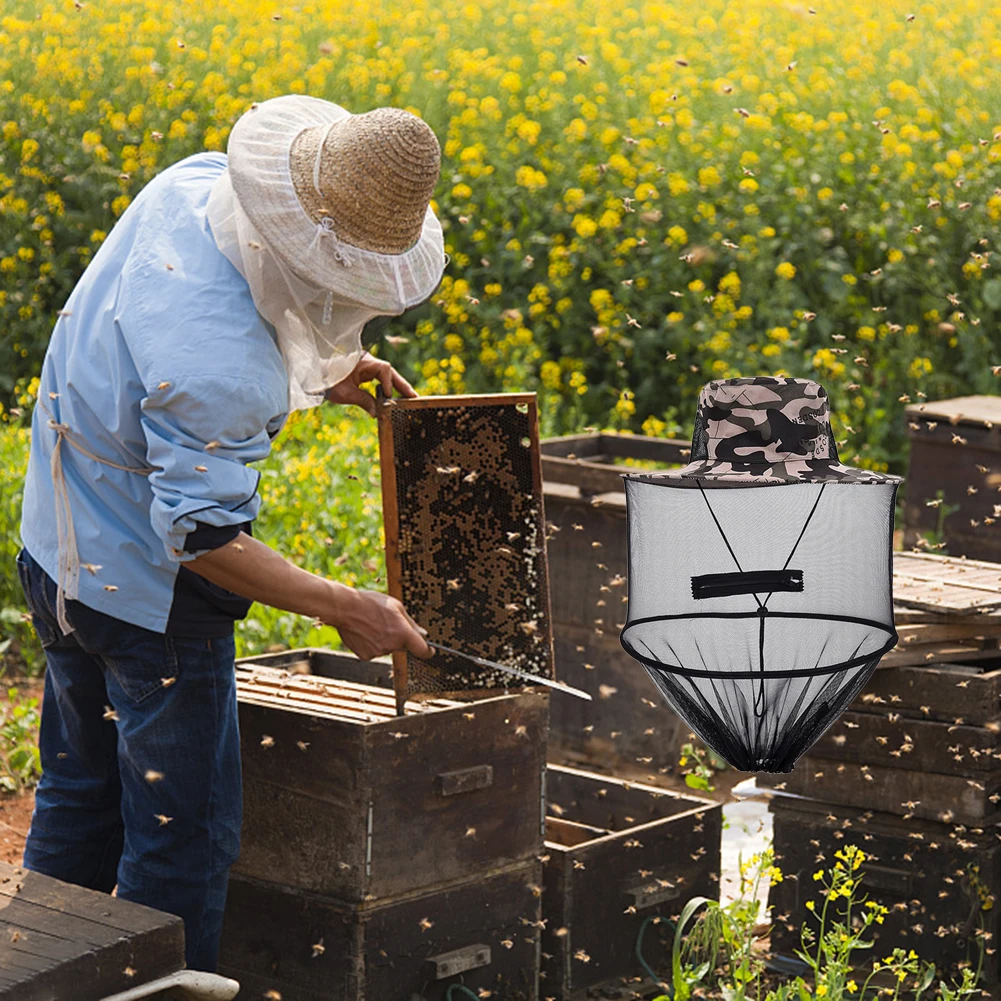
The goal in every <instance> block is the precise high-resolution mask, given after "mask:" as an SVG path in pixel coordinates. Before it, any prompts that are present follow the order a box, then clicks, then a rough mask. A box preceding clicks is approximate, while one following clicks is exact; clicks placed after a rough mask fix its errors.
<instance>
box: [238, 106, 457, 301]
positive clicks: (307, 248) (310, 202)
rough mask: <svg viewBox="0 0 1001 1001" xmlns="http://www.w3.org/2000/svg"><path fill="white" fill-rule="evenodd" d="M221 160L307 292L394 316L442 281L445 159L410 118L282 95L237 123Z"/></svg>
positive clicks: (420, 123) (256, 224) (275, 249)
mask: <svg viewBox="0 0 1001 1001" xmlns="http://www.w3.org/2000/svg"><path fill="white" fill-rule="evenodd" d="M227 161H228V168H229V174H230V178H231V180H232V185H233V192H234V194H235V196H236V198H237V200H238V201H239V203H240V205H241V207H242V209H243V211H245V212H246V214H247V216H248V217H249V219H250V221H251V222H252V223H253V225H254V227H255V228H256V229H257V230H258V232H259V233H260V235H261V236H262V237H263V239H264V241H265V242H266V244H267V246H268V247H269V248H270V249H271V250H272V251H273V252H274V253H275V254H276V255H278V256H279V257H280V258H281V259H282V260H283V262H284V263H285V264H286V265H287V266H288V267H289V268H290V269H291V270H292V271H293V272H294V273H295V274H296V275H297V276H298V277H300V278H301V279H302V280H303V281H305V282H307V283H308V284H310V285H313V286H316V287H317V288H320V289H332V290H334V291H335V292H337V293H339V294H344V295H349V296H352V297H354V298H356V299H357V300H358V301H360V302H363V303H366V304H368V305H371V306H373V307H375V308H376V309H379V310H380V311H382V312H386V313H398V312H401V311H402V310H403V309H406V308H409V307H410V306H412V305H414V304H415V303H418V302H420V301H422V300H423V299H425V298H426V297H427V296H428V295H429V294H430V292H431V290H432V289H433V288H434V286H435V285H436V284H437V283H438V281H439V280H440V278H441V273H442V270H443V268H444V260H445V257H444V248H443V238H442V233H441V226H440V224H439V222H438V220H437V218H436V217H435V214H434V212H433V210H432V209H431V206H430V201H431V195H432V193H433V191H434V187H435V184H436V183H437V181H438V176H439V172H440V169H441V148H440V146H439V144H438V140H437V138H436V136H435V134H434V132H433V131H432V129H431V128H430V126H428V125H427V123H426V122H424V121H422V120H421V119H420V118H418V117H417V116H416V115H413V114H411V113H410V112H408V111H404V110H402V109H400V108H376V109H375V110H373V111H368V112H366V113H364V114H359V115H354V114H351V113H350V112H348V111H347V110H346V109H344V108H342V107H341V106H340V105H337V104H334V103H333V102H331V101H324V100H321V99H319V98H315V97H309V96H307V95H302V94H288V95H284V96H282V97H276V98H272V99H270V100H268V101H262V102H261V103H259V104H255V105H254V106H252V108H251V109H250V110H248V111H247V112H246V113H244V114H243V115H242V116H241V117H240V119H239V120H238V121H237V122H236V124H235V125H234V126H233V130H232V132H231V133H230V137H229V142H228V144H227ZM320 238H322V239H320Z"/></svg>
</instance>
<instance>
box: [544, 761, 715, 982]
mask: <svg viewBox="0 0 1001 1001" xmlns="http://www.w3.org/2000/svg"><path fill="white" fill-rule="evenodd" d="M546 799H547V817H546V855H545V860H546V861H545V870H544V892H543V895H542V908H543V914H544V922H545V927H544V931H543V934H542V971H541V977H542V979H541V981H540V985H539V993H540V997H541V998H542V999H546V1001H549V999H551V1001H582V999H583V998H585V997H616V996H621V997H627V998H628V997H635V996H637V995H636V994H634V993H633V991H635V990H637V989H638V988H639V986H640V983H641V982H643V981H645V980H646V974H647V973H648V970H647V969H644V966H643V963H645V964H646V966H647V967H648V968H649V969H650V970H652V971H654V972H655V973H656V974H657V975H658V976H662V977H665V978H667V979H670V978H669V975H668V971H669V970H670V968H671V951H670V949H671V944H672V941H673V927H674V923H675V922H676V921H677V918H678V915H679V912H680V911H681V909H682V908H683V907H684V906H685V903H686V902H687V901H688V900H689V899H690V898H691V897H693V896H696V895H700V896H704V897H710V898H715V897H717V896H718V894H719V866H720V835H721V830H722V807H721V806H720V804H718V803H714V802H712V801H710V800H705V799H701V798H700V797H697V796H691V795H681V794H679V793H676V792H671V791H669V790H666V789H659V788H657V787H655V786H649V785H644V784H641V783H635V782H633V783H630V782H627V781H623V780H620V779H615V778H610V777H607V776H602V775H596V774H594V773H592V772H586V771H582V770H580V769H576V768H568V767H565V766H559V765H550V766H549V768H548V769H547V772H546ZM640 956H642V957H643V963H641V962H640V961H639V957H640ZM616 988H617V989H618V990H619V991H620V992H621V993H616Z"/></svg>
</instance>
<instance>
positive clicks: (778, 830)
mask: <svg viewBox="0 0 1001 1001" xmlns="http://www.w3.org/2000/svg"><path fill="white" fill-rule="evenodd" d="M769 810H770V811H771V813H772V819H773V831H774V834H773V837H774V847H775V853H776V865H778V867H779V868H780V869H781V870H782V873H783V876H784V878H783V880H782V881H781V882H779V883H777V884H776V885H774V886H772V887H771V888H770V890H769V906H770V907H772V908H773V910H772V916H771V919H772V922H773V925H772V933H771V948H772V951H773V952H775V953H778V954H784V955H789V956H791V955H793V951H794V950H795V949H798V948H802V945H801V941H800V929H801V927H802V926H803V925H804V924H807V925H808V926H809V927H811V928H813V929H816V928H817V921H816V920H815V918H814V917H813V916H812V915H811V914H810V912H809V911H808V910H807V908H806V902H807V901H808V900H814V901H816V902H817V904H818V906H817V912H818V913H819V911H820V906H819V904H820V903H821V902H822V898H821V894H820V884H819V883H817V882H815V881H814V879H813V873H815V872H816V871H817V870H818V869H828V868H830V867H832V866H833V865H834V863H835V855H834V853H835V852H836V851H838V850H839V849H843V848H845V847H846V846H847V845H851V844H854V845H857V846H858V847H859V848H861V849H862V851H863V852H865V854H866V857H867V858H866V861H865V862H864V864H863V866H862V870H861V871H862V872H863V879H862V884H861V887H860V893H862V894H867V895H868V899H870V900H873V901H875V902H877V903H879V904H882V905H883V906H884V907H887V908H889V913H888V914H887V915H886V918H885V920H884V922H883V923H882V924H873V925H872V926H871V928H870V933H869V934H868V937H870V938H872V939H875V941H876V946H875V948H874V950H873V951H872V952H865V953H859V954H858V955H857V956H856V957H855V958H856V959H857V960H858V961H859V962H860V963H864V964H868V962H869V961H870V960H871V959H881V958H882V957H883V956H886V955H889V953H890V952H891V951H892V950H893V949H894V948H895V947H897V946H900V947H901V948H904V949H908V950H909V949H913V950H914V951H915V952H916V953H917V954H918V955H919V956H920V957H921V958H922V959H923V960H927V961H930V962H933V963H935V964H936V966H937V967H938V968H939V972H940V974H941V975H943V976H945V975H947V974H950V973H952V974H954V975H955V974H956V973H957V968H958V964H961V963H966V962H971V963H972V966H973V969H976V967H977V963H978V957H979V950H980V944H981V943H982V944H983V945H984V946H985V949H986V950H989V951H990V952H989V954H985V955H984V961H983V973H984V984H983V986H987V987H996V986H997V985H998V958H997V952H996V951H995V950H996V948H997V942H998V937H999V935H998V933H999V931H1001V915H999V910H1001V908H999V907H998V905H997V900H996V896H997V894H998V890H999V887H1001V841H999V838H998V834H997V828H975V829H970V828H965V827H954V826H951V825H947V824H939V823H934V822H930V821H925V820H918V819H913V818H912V819H910V820H904V819H903V818H902V817H899V816H895V815H893V814H889V813H883V812H871V811H866V812H863V811H860V810H856V809H852V808H850V807H841V806H830V805H828V804H825V803H818V802H816V801H815V800H806V799H800V798H794V797H783V796H775V797H774V798H773V799H772V801H771V803H770V805H769ZM978 887H980V892H978ZM981 893H982V894H983V896H981ZM985 905H986V906H985ZM832 906H833V905H832ZM829 917H830V915H829ZM981 925H982V927H983V930H984V931H986V932H987V933H988V934H989V935H990V936H992V937H991V938H989V939H987V940H983V939H980V938H978V937H977V931H978V929H979V928H980V927H981ZM936 979H938V978H936Z"/></svg>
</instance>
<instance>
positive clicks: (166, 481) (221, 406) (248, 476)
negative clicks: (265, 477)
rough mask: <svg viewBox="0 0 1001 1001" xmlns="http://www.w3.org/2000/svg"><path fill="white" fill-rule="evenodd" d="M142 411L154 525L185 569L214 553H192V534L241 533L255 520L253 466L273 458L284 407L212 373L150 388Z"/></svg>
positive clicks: (251, 384)
mask: <svg viewBox="0 0 1001 1001" xmlns="http://www.w3.org/2000/svg"><path fill="white" fill-rule="evenodd" d="M141 411H142V417H141V421H142V428H143V433H144V435H145V437H146V443H147V458H148V461H149V464H150V465H151V466H152V467H153V472H152V473H150V476H149V483H150V488H151V490H152V493H153V499H152V503H151V506H150V521H151V523H152V526H153V530H154V531H155V532H156V534H157V536H158V537H159V538H160V539H161V540H162V542H163V544H164V546H165V548H166V550H167V554H168V557H169V558H170V559H172V560H176V561H178V562H187V561H189V560H192V559H194V558H195V557H197V556H200V555H202V554H203V553H205V552H209V551H211V549H212V548H214V546H211V545H210V546H209V547H208V548H205V549H188V548H186V542H187V538H188V536H189V534H190V533H192V532H195V531H196V530H198V529H199V528H200V527H203V526H210V527H212V528H218V529H226V528H233V527H236V528H237V531H238V530H239V526H242V525H243V524H245V523H246V522H248V521H252V520H253V519H254V518H255V517H256V516H257V512H258V510H259V508H260V504H261V499H260V497H259V496H258V494H257V486H258V482H259V481H260V475H261V474H260V473H259V472H258V470H256V469H253V468H251V467H250V466H249V465H248V463H251V462H256V461H258V460H260V459H264V458H266V457H267V455H268V453H269V452H270V450H271V438H270V436H269V434H268V428H269V425H270V426H273V423H274V420H275V418H276V415H278V414H279V412H280V404H279V403H278V401H276V400H275V399H273V397H272V394H271V393H269V392H268V390H267V387H265V386H264V385H263V384H262V383H259V382H255V381H254V380H252V379H250V380H248V379H247V378H246V377H243V376H239V377H238V376H234V377H232V378H228V377H226V376H222V375H219V374H218V373H214V374H211V375H202V376H199V375H187V376H185V377H183V378H181V379H176V380H172V379H170V378H165V379H162V380H157V381H156V382H151V385H150V387H149V389H148V395H147V396H146V397H145V399H144V400H143V402H142V405H141ZM234 534H235V533H234Z"/></svg>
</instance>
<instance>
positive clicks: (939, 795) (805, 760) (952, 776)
mask: <svg viewBox="0 0 1001 1001" xmlns="http://www.w3.org/2000/svg"><path fill="white" fill-rule="evenodd" d="M999 692H1001V663H997V664H995V663H994V662H981V663H966V664H938V665H935V666H933V667H901V668H891V669H889V670H885V671H878V672H876V674H875V675H874V676H873V678H872V680H871V681H870V683H869V685H868V687H867V689H866V691H865V692H864V693H863V694H862V695H861V696H860V697H859V698H858V699H856V700H855V702H854V703H853V704H852V705H851V707H850V708H849V709H848V710H847V711H846V712H845V713H844V714H843V715H842V716H841V717H840V718H839V719H838V720H837V721H836V722H835V723H834V724H833V725H832V726H831V727H830V729H829V730H827V732H826V733H824V735H823V736H822V737H821V738H820V739H819V740H818V741H817V743H816V744H814V745H813V746H812V747H811V748H810V752H809V754H807V755H804V756H803V757H802V758H801V759H800V760H799V761H798V762H797V763H796V766H795V768H794V769H793V770H792V772H790V773H788V774H786V775H760V776H759V777H758V782H759V784H760V785H762V786H765V787H770V788H775V789H780V790H784V791H786V792H790V793H795V794H798V795H804V796H810V797H813V798H816V799H818V800H823V801H824V802H829V803H841V804H846V805H851V806H855V807H860V808H868V809H874V810H882V811H887V812H890V813H896V814H900V815H902V816H903V815H906V816H914V817H921V818H924V819H927V820H937V821H942V822H945V823H949V822H956V823H965V824H985V823H994V822H996V821H997V820H1001V805H999V804H1001V737H999V735H1001V701H999Z"/></svg>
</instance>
